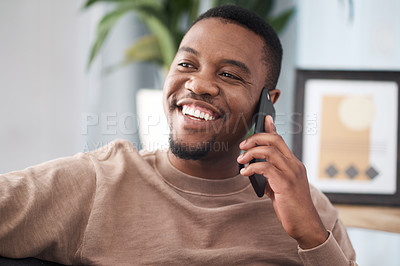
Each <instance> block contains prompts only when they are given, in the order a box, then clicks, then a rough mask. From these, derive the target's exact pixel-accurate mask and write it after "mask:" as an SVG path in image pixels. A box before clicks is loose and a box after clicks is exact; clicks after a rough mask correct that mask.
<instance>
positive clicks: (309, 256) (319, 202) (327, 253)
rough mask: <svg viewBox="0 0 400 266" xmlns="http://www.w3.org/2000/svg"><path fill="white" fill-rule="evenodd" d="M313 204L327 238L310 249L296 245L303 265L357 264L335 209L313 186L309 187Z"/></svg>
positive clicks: (336, 265) (344, 228)
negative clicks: (325, 230)
mask: <svg viewBox="0 0 400 266" xmlns="http://www.w3.org/2000/svg"><path fill="white" fill-rule="evenodd" d="M311 194H312V198H313V201H314V205H315V207H316V208H317V210H318V213H319V215H320V217H321V219H322V222H323V223H324V225H325V227H326V229H327V230H328V232H329V237H328V239H327V240H326V241H325V242H324V243H322V244H321V245H319V246H317V247H315V248H312V249H307V250H304V249H301V248H300V247H298V253H299V256H300V259H301V260H302V262H303V264H304V265H326V266H329V265H332V266H334V265H335V266H341V265H357V263H356V262H355V259H356V254H355V251H354V249H353V246H352V244H351V241H350V239H349V236H348V234H347V230H346V227H345V226H344V225H343V223H342V221H341V220H340V218H339V215H338V212H337V210H336V209H335V208H334V207H333V206H332V204H331V203H330V201H329V200H328V198H327V197H326V196H325V195H323V194H322V193H321V192H320V191H319V190H317V189H316V188H315V187H311Z"/></svg>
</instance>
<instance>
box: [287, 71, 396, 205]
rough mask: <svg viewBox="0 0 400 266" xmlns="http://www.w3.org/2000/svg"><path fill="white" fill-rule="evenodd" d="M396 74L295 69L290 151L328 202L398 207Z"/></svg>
mask: <svg viewBox="0 0 400 266" xmlns="http://www.w3.org/2000/svg"><path fill="white" fill-rule="evenodd" d="M399 88H400V72H383V71H313V70H298V71H297V80H296V103H295V114H296V115H295V116H294V117H295V121H294V122H295V123H294V141H293V143H294V146H293V151H294V153H295V155H296V156H297V157H298V158H299V159H301V160H302V162H303V163H304V164H305V166H306V168H307V173H308V178H309V181H310V183H311V184H313V185H314V186H316V187H317V188H319V189H320V190H321V191H322V192H324V193H325V194H326V195H327V196H328V198H329V199H330V200H331V201H332V202H333V203H346V204H370V205H392V206H395V205H397V206H400V177H399V176H400V173H399V158H400V155H399V150H400V149H399V143H400V141H399V117H400V116H399V99H400V98H399V97H400V93H399Z"/></svg>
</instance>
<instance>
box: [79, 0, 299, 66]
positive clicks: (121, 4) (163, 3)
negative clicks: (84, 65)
mask: <svg viewBox="0 0 400 266" xmlns="http://www.w3.org/2000/svg"><path fill="white" fill-rule="evenodd" d="M99 2H109V3H114V7H113V9H112V10H111V11H110V12H109V13H107V14H105V15H104V16H103V18H102V19H101V20H100V22H99V23H98V25H97V36H96V40H95V42H94V43H93V45H92V49H91V53H90V57H89V61H88V67H90V65H91V64H92V62H93V60H94V59H95V57H96V56H97V55H98V53H99V51H100V49H101V47H102V46H103V44H104V41H105V40H106V38H107V36H108V34H109V33H110V31H111V30H112V28H113V27H114V26H115V24H116V23H117V22H118V21H119V19H120V18H121V17H122V16H124V15H125V14H127V13H130V12H134V13H135V14H136V16H137V17H138V18H139V19H140V20H141V21H142V22H143V23H144V24H145V25H146V26H147V28H148V30H149V34H148V35H145V36H143V37H141V38H139V39H138V40H137V41H135V42H134V43H133V44H132V45H131V46H130V47H128V48H127V49H126V51H125V59H124V61H123V62H121V63H120V64H119V65H118V66H122V65H126V64H129V63H132V62H136V61H150V62H155V63H157V64H158V65H160V66H162V67H163V68H165V69H168V68H169V65H170V64H171V62H172V60H173V58H174V56H175V53H176V51H177V49H178V45H179V43H180V42H181V40H182V38H183V36H184V34H185V32H186V31H187V29H188V27H189V25H190V24H191V22H193V21H194V19H196V17H197V16H198V15H199V14H198V13H199V5H200V0H87V1H86V3H85V5H84V8H86V9H87V8H90V7H91V6H92V5H94V4H96V3H99ZM274 2H275V1H274V0H214V1H213V6H217V5H221V4H228V3H230V4H236V5H240V6H243V7H246V8H248V9H250V10H253V11H255V12H257V13H258V14H259V15H260V16H262V17H263V18H265V19H266V20H267V21H268V22H269V23H270V24H271V25H272V27H274V28H275V30H276V31H277V32H278V33H279V32H281V31H282V30H283V28H284V27H285V25H286V24H287V22H288V21H289V19H290V18H291V16H292V15H293V13H294V8H290V9H288V10H286V11H284V12H282V13H281V14H279V15H277V16H271V11H272V8H273V5H274Z"/></svg>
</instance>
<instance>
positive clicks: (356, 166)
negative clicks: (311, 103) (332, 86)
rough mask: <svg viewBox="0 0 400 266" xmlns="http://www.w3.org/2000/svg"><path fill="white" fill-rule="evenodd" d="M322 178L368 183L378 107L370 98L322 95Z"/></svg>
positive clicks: (320, 170) (320, 174)
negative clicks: (370, 145)
mask: <svg viewBox="0 0 400 266" xmlns="http://www.w3.org/2000/svg"><path fill="white" fill-rule="evenodd" d="M322 107H323V108H322V114H321V115H322V116H321V137H320V149H321V151H320V163H319V178H322V179H323V178H334V179H352V180H360V181H369V180H371V179H372V178H373V177H376V176H377V175H378V174H379V172H377V170H375V174H374V175H371V174H369V173H370V172H368V170H369V169H370V168H372V166H371V162H370V156H369V150H370V147H369V144H370V135H371V134H370V131H371V125H372V121H373V120H374V118H375V110H376V106H375V105H374V102H373V100H372V97H371V96H370V95H347V96H323V98H322Z"/></svg>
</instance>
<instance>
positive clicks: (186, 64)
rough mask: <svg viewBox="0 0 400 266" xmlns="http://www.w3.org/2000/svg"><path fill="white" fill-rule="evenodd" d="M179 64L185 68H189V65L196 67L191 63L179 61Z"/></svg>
mask: <svg viewBox="0 0 400 266" xmlns="http://www.w3.org/2000/svg"><path fill="white" fill-rule="evenodd" d="M178 66H181V67H184V68H189V67H194V66H193V65H191V64H189V63H185V62H183V63H179V64H178Z"/></svg>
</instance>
